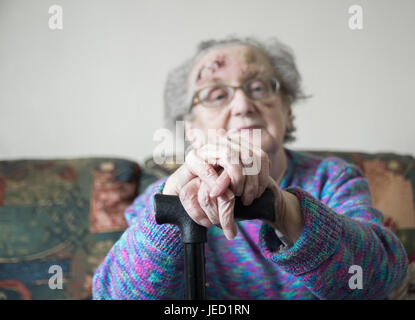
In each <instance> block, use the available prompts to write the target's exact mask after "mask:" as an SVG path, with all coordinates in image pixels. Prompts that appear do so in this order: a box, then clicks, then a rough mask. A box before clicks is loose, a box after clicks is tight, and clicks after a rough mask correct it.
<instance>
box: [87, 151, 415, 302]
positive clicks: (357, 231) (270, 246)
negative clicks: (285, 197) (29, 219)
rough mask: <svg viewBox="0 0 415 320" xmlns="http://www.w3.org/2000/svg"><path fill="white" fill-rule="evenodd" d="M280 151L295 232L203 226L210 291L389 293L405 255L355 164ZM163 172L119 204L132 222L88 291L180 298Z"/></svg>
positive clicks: (244, 224)
mask: <svg viewBox="0 0 415 320" xmlns="http://www.w3.org/2000/svg"><path fill="white" fill-rule="evenodd" d="M286 154H287V159H288V167H287V170H286V172H285V175H284V177H283V180H282V181H281V184H280V187H281V188H282V189H285V190H286V191H288V192H291V193H293V194H294V195H296V196H297V197H298V199H299V201H300V204H301V210H302V214H303V216H304V228H303V231H302V234H301V236H300V238H299V239H298V241H297V242H296V243H295V244H294V245H293V246H291V247H285V248H284V246H282V245H281V244H282V242H281V241H280V239H279V238H278V236H277V234H276V232H275V230H274V229H272V228H271V227H270V226H269V225H268V224H266V223H263V222H262V221H261V220H251V221H239V222H237V225H238V234H237V236H236V237H235V238H234V239H233V240H227V239H226V238H225V236H224V235H223V232H222V230H221V229H220V228H218V227H216V226H213V227H211V228H209V229H208V235H207V236H208V242H207V244H206V246H205V255H206V280H207V282H208V286H207V288H206V296H207V299H384V298H386V297H387V296H388V294H389V293H390V292H391V291H392V290H393V289H394V288H395V286H397V285H398V284H399V282H400V281H402V280H403V278H404V277H405V275H406V272H407V266H408V261H407V256H406V253H405V249H404V247H403V246H402V244H401V242H400V241H399V239H398V238H397V237H396V236H395V235H394V234H393V233H392V232H391V231H390V230H389V229H387V228H386V227H384V226H383V217H382V214H381V212H379V211H378V210H377V209H375V208H374V207H372V204H371V197H370V193H369V186H368V183H367V180H366V178H364V176H363V175H362V172H361V171H360V169H359V168H358V167H356V166H354V165H352V164H349V163H346V162H345V161H343V160H341V159H339V158H334V157H330V158H324V159H323V158H320V157H317V156H314V155H310V154H307V153H301V152H297V151H291V150H288V149H286ZM165 181H166V178H165V179H162V180H160V181H158V182H156V183H154V184H152V185H151V186H150V187H148V188H147V190H146V191H145V192H144V193H143V194H141V195H140V196H139V197H137V198H136V199H135V201H134V202H133V204H132V205H131V206H130V207H128V208H127V210H126V211H125V216H126V219H127V221H128V224H129V228H128V229H127V230H126V231H125V233H124V234H123V235H122V236H121V238H120V239H119V240H118V242H116V243H115V245H114V246H113V248H112V249H111V251H110V252H109V253H108V255H107V257H106V258H105V260H104V261H103V262H102V264H101V265H100V267H99V268H98V269H97V270H96V272H95V275H94V278H93V298H94V299H184V291H185V283H184V258H183V251H184V249H183V244H182V243H181V242H180V232H179V230H178V228H177V227H176V226H174V225H158V224H157V223H156V222H155V219H154V209H153V198H154V197H153V196H154V194H156V193H161V192H162V190H163V187H164V184H165ZM352 266H360V267H361V271H362V274H361V275H362V278H361V282H360V283H361V284H362V288H361V289H359V287H357V288H356V286H353V285H351V283H355V284H356V283H357V281H358V280H356V279H357V278H354V279H352V277H356V276H358V271H356V270H358V269H359V268H358V267H352ZM356 268H357V269H356ZM355 280H356V281H355Z"/></svg>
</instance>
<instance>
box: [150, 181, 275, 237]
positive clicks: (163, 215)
mask: <svg viewBox="0 0 415 320" xmlns="http://www.w3.org/2000/svg"><path fill="white" fill-rule="evenodd" d="M274 199H275V197H274V192H272V191H271V190H270V189H266V190H265V191H264V193H263V194H262V196H261V197H259V198H258V199H255V200H254V201H253V202H252V204H251V205H249V206H244V205H243V204H242V200H241V198H240V197H236V198H235V211H234V217H235V219H237V220H254V219H261V220H262V219H263V220H268V221H274V220H275V212H274V207H275V206H274ZM154 210H155V212H156V216H155V218H156V222H157V223H158V224H165V223H170V224H174V225H177V226H178V227H179V229H180V232H181V238H182V242H183V243H205V242H206V228H205V227H204V226H202V225H200V224H197V223H196V222H194V221H193V219H192V218H190V216H189V215H188V214H187V212H186V211H185V210H184V208H183V206H182V203H181V202H180V198H179V197H178V196H171V195H164V194H156V195H155V196H154Z"/></svg>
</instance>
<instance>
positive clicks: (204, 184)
mask: <svg viewBox="0 0 415 320" xmlns="http://www.w3.org/2000/svg"><path fill="white" fill-rule="evenodd" d="M218 177H219V174H218V172H217V171H216V170H215V168H214V167H213V166H212V165H210V164H208V163H206V162H205V161H204V160H202V159H201V158H199V157H198V156H197V155H196V153H195V152H193V151H192V152H190V153H189V154H188V156H187V157H186V162H185V163H184V164H183V165H182V166H180V167H179V168H178V169H177V170H176V171H175V172H174V173H173V174H172V175H171V176H170V177H169V178H168V179H167V181H166V184H165V187H164V189H163V194H169V195H176V196H179V198H180V201H181V203H182V205H183V207H184V209H185V210H186V212H187V213H188V214H189V216H190V217H191V218H192V219H193V220H194V221H195V222H196V223H198V224H200V225H203V226H205V227H207V228H209V227H211V226H212V225H213V224H214V225H216V226H218V227H220V228H221V229H222V230H223V232H224V234H225V236H226V238H227V239H229V240H230V239H233V238H234V237H235V236H236V233H237V228H236V224H235V221H234V216H233V213H234V205H235V195H234V193H233V192H232V191H231V190H230V189H227V190H226V191H225V192H224V193H223V194H222V195H220V196H218V197H216V198H211V197H210V196H209V193H210V191H211V190H212V188H213V187H214V186H215V185H216V180H217V178H218Z"/></svg>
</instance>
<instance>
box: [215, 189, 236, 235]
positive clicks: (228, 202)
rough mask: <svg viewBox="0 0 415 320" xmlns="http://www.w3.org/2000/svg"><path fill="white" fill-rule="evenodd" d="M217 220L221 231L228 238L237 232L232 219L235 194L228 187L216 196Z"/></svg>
mask: <svg viewBox="0 0 415 320" xmlns="http://www.w3.org/2000/svg"><path fill="white" fill-rule="evenodd" d="M217 199H218V210H219V220H220V225H221V227H222V230H223V233H224V234H225V237H226V238H227V239H228V240H231V239H233V238H234V237H235V236H236V234H237V228H236V224H235V220H234V207H235V195H234V194H233V192H231V191H230V190H229V189H228V190H227V191H226V192H225V194H223V195H221V196H219V197H218V198H217Z"/></svg>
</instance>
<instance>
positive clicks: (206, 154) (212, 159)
mask: <svg viewBox="0 0 415 320" xmlns="http://www.w3.org/2000/svg"><path fill="white" fill-rule="evenodd" d="M197 154H198V156H199V157H200V158H202V159H203V160H205V161H207V162H209V163H211V164H213V165H215V166H220V167H222V168H223V169H224V171H226V173H227V174H228V177H226V176H225V175H223V176H222V177H220V179H218V180H216V184H215V186H214V187H213V189H212V191H211V196H212V197H215V196H218V195H219V194H222V193H224V192H225V190H226V189H228V187H229V186H230V189H231V190H232V191H233V192H234V193H235V194H236V195H237V196H240V195H241V194H242V191H243V183H244V181H245V178H244V176H243V174H242V163H241V161H240V159H239V152H238V150H236V149H235V147H234V146H232V145H230V144H227V145H223V144H219V145H205V146H204V147H202V148H200V149H199V150H198V151H197Z"/></svg>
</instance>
